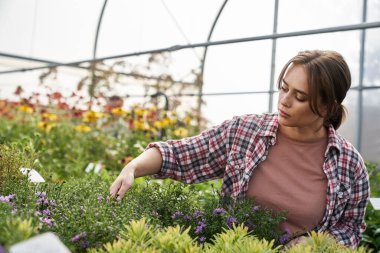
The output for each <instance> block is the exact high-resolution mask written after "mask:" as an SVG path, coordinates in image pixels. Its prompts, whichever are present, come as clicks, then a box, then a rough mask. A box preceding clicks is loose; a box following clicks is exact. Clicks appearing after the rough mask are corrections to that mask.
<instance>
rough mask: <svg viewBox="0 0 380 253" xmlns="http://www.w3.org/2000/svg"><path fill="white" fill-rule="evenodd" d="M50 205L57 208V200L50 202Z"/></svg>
mask: <svg viewBox="0 0 380 253" xmlns="http://www.w3.org/2000/svg"><path fill="white" fill-rule="evenodd" d="M50 205H51V206H53V207H56V206H57V202H55V200H54V199H53V200H50Z"/></svg>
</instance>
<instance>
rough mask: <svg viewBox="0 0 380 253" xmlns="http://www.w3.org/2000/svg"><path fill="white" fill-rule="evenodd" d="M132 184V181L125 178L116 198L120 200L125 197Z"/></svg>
mask: <svg viewBox="0 0 380 253" xmlns="http://www.w3.org/2000/svg"><path fill="white" fill-rule="evenodd" d="M131 185H132V184H131V183H130V182H128V181H127V180H123V181H122V184H121V187H120V188H119V190H118V192H117V195H116V196H117V197H116V199H117V200H119V201H120V200H121V199H122V198H124V195H125V193H126V192H127V191H128V189H129V188H130V187H131Z"/></svg>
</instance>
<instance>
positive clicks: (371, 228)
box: [361, 163, 380, 251]
mask: <svg viewBox="0 0 380 253" xmlns="http://www.w3.org/2000/svg"><path fill="white" fill-rule="evenodd" d="M366 167H367V169H368V174H369V179H370V185H371V197H375V198H376V197H377V198H380V170H379V168H378V167H377V164H374V163H366ZM365 219H366V223H367V229H366V231H365V232H364V234H363V238H362V241H361V245H363V246H366V247H367V248H369V249H373V250H375V251H380V211H379V210H374V209H373V207H372V206H371V204H368V206H367V210H366V218H365Z"/></svg>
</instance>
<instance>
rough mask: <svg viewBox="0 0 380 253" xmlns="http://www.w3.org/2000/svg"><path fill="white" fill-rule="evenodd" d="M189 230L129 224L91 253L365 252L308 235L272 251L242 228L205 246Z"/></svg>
mask: <svg viewBox="0 0 380 253" xmlns="http://www.w3.org/2000/svg"><path fill="white" fill-rule="evenodd" d="M188 232H189V229H182V228H181V227H179V226H175V227H172V226H170V227H167V228H159V227H155V226H153V225H151V224H149V223H147V221H146V220H145V219H142V220H138V221H132V222H130V223H129V224H128V225H126V226H125V227H124V231H122V235H121V237H120V238H119V239H117V240H114V241H113V242H112V243H106V244H104V245H103V246H102V247H101V248H97V249H95V248H93V249H90V250H89V251H88V252H90V253H106V252H108V253H121V252H160V253H161V252H173V253H174V252H189V253H192V252H194V253H196V252H206V253H219V252H225V253H227V252H228V253H230V252H234V253H239V252H241V253H245V252H252V253H278V252H284V253H340V252H343V253H364V252H368V251H366V249H365V248H363V247H360V248H358V249H349V248H345V247H344V246H342V245H340V244H338V243H337V242H336V241H335V240H334V239H332V238H331V237H330V236H328V235H327V234H323V233H315V232H313V233H311V234H310V237H309V238H307V239H306V240H305V241H304V242H303V243H301V244H298V245H296V246H293V247H291V248H281V247H279V246H278V247H275V246H274V241H271V242H268V241H267V240H259V239H258V238H257V237H254V236H249V233H248V229H247V228H246V227H244V226H243V225H239V226H234V227H233V229H229V230H227V229H225V230H223V231H222V232H221V233H219V234H216V235H215V236H214V237H213V239H212V242H211V243H206V244H204V245H200V244H198V243H197V242H196V241H194V240H192V239H191V237H190V236H189V234H188Z"/></svg>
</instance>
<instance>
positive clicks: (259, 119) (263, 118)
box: [233, 113, 277, 125]
mask: <svg viewBox="0 0 380 253" xmlns="http://www.w3.org/2000/svg"><path fill="white" fill-rule="evenodd" d="M233 121H234V122H239V123H240V124H255V125H273V124H276V123H277V114H276V113H263V114H244V115H240V116H235V117H233Z"/></svg>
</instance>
